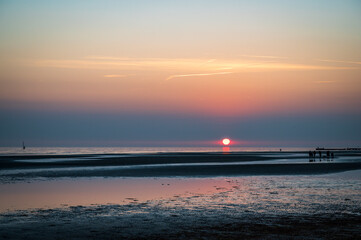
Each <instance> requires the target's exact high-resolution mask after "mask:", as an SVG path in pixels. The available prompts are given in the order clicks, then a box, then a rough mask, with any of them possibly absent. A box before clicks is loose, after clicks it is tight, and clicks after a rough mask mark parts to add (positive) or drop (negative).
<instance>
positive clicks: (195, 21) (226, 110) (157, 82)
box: [0, 0, 361, 147]
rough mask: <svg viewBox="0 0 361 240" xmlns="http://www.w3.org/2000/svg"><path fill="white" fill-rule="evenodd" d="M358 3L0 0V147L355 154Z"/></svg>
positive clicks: (359, 112) (359, 100) (360, 93)
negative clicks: (222, 147) (218, 147)
mask: <svg viewBox="0 0 361 240" xmlns="http://www.w3.org/2000/svg"><path fill="white" fill-rule="evenodd" d="M360 23H361V1H358V0H343V1H338V0H335V1H332V0H327V1H326V0H325V1H322V0H319V1H315V0H309V1H307V0H305V1H291V0H290V1H273V0H272V1H270V0H264V1H260V0H255V1H241V0H234V1H233V0H225V1H212V0H204V1H199V0H192V1H190V0H189V1H187V0H183V1H173V0H168V1H166V0H164V1H159V0H154V1H145V0H132V1H100V0H99V1H91V0H89V1H80V0H79V1H74V0H72V1H45V0H44V1H36V0H35V1H25V0H24V1H20V0H19V1H18V0H4V1H0V132H1V134H0V146H19V145H21V142H22V141H23V140H24V141H26V142H27V143H28V144H29V145H32V146H170V145H172V146H212V145H213V144H214V142H215V141H217V140H219V139H222V138H223V137H229V138H231V139H232V140H234V141H235V144H236V145H237V146H282V147H287V146H298V147H317V146H342V147H346V146H359V147H360V146H361V127H360V126H361V124H360V123H361V24H360Z"/></svg>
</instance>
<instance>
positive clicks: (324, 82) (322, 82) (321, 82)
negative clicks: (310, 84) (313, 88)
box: [316, 81, 336, 84]
mask: <svg viewBox="0 0 361 240" xmlns="http://www.w3.org/2000/svg"><path fill="white" fill-rule="evenodd" d="M334 82H336V81H316V83H320V84H328V83H334Z"/></svg>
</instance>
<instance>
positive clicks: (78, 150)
mask: <svg viewBox="0 0 361 240" xmlns="http://www.w3.org/2000/svg"><path fill="white" fill-rule="evenodd" d="M310 149H311V148H282V151H308V150H310ZM222 151H231V152H232V151H233V152H263V151H265V152H268V151H272V152H279V151H280V148H274V147H273V148H271V147H222V146H220V147H28V148H26V149H25V150H23V149H22V148H20V147H17V148H16V147H0V154H2V155H5V154H122V153H158V152H222Z"/></svg>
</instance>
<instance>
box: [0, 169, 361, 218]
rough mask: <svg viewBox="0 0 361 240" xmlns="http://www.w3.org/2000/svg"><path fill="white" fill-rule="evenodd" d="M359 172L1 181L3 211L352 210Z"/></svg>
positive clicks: (357, 193)
mask: <svg viewBox="0 0 361 240" xmlns="http://www.w3.org/2000/svg"><path fill="white" fill-rule="evenodd" d="M360 176H361V171H360V170H358V171H352V172H348V173H340V174H331V175H324V176H257V177H256V176H253V177H227V178H222V177H219V178H77V179H59V180H51V181H34V182H30V183H25V182H22V183H13V184H0V193H1V201H0V212H6V211H12V210H21V209H23V210H26V209H32V208H61V207H69V206H92V205H109V204H113V205H129V204H132V205H134V206H141V207H144V206H147V207H150V206H162V207H165V208H170V209H178V208H182V209H190V210H192V209H198V210H202V209H203V210H205V211H207V210H210V209H223V210H226V209H228V210H230V209H234V210H237V211H252V212H260V213H261V212H278V213H280V214H281V213H282V212H295V213H296V212H298V213H302V212H303V211H313V209H316V210H317V209H318V207H319V206H322V208H323V209H325V210H327V211H328V210H330V211H333V210H334V209H333V208H334V207H335V206H337V205H340V206H341V205H342V207H343V209H344V210H345V211H346V210H347V209H349V210H347V211H350V212H351V211H352V209H354V208H355V207H358V206H360V205H361V197H360V192H361V184H360V181H361V178H360ZM345 199H349V200H347V201H345ZM328 207H329V208H330V209H328ZM133 210H137V211H138V210H139V207H135V208H134V209H133Z"/></svg>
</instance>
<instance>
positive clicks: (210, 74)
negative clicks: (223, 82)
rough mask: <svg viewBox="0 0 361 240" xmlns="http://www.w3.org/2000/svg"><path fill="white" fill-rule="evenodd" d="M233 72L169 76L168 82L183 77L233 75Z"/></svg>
mask: <svg viewBox="0 0 361 240" xmlns="http://www.w3.org/2000/svg"><path fill="white" fill-rule="evenodd" d="M231 73H233V72H217V73H193V74H181V75H172V76H169V77H168V78H167V79H166V80H170V79H173V78H183V77H195V76H196V77H198V76H212V75H224V74H231Z"/></svg>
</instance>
